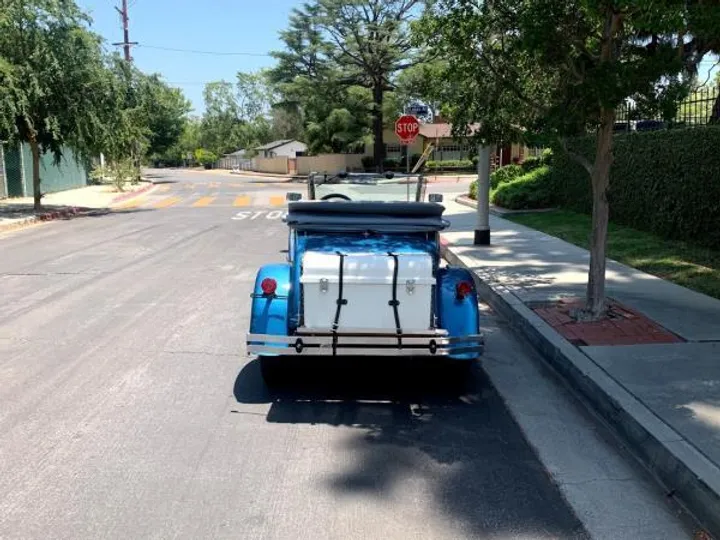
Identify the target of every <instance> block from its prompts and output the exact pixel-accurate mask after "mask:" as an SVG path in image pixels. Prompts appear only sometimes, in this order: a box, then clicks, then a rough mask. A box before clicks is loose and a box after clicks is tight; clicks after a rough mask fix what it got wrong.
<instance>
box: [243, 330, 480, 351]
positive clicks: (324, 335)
mask: <svg viewBox="0 0 720 540" xmlns="http://www.w3.org/2000/svg"><path fill="white" fill-rule="evenodd" d="M484 345H485V338H484V336H483V335H482V334H475V335H469V336H462V337H448V335H447V332H446V331H444V330H436V331H429V332H422V333H404V334H401V335H399V336H398V335H396V334H394V333H389V332H387V331H372V330H363V331H357V332H355V331H347V330H345V331H343V332H338V333H337V334H333V333H332V331H331V330H328V329H307V328H301V329H298V331H297V333H296V334H295V335H292V336H275V335H269V334H247V352H248V353H249V354H256V355H264V354H272V355H282V356H301V355H303V356H451V355H461V354H482V352H483V349H484Z"/></svg>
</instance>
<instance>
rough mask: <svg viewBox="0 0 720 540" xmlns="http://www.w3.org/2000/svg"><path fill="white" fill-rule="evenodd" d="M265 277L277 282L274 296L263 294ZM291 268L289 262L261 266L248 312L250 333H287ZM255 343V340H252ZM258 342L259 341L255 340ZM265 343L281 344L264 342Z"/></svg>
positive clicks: (275, 334)
mask: <svg viewBox="0 0 720 540" xmlns="http://www.w3.org/2000/svg"><path fill="white" fill-rule="evenodd" d="M266 278H272V279H274V280H275V281H276V282H277V291H276V293H275V295H274V296H263V291H262V287H261V283H262V282H263V280H264V279H266ZM292 293H293V290H292V287H291V269H290V265H289V264H268V265H265V266H262V267H261V268H260V270H259V271H258V273H257V277H256V278H255V287H254V288H253V295H252V308H251V312H250V333H251V334H270V335H274V336H287V335H288V334H289V330H290V329H289V320H290V305H291V301H292V298H291V296H292ZM253 343H255V342H253ZM257 343H258V344H260V342H257ZM264 344H266V345H274V346H283V345H280V344H273V343H264Z"/></svg>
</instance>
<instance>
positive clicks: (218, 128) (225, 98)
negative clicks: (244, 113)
mask: <svg viewBox="0 0 720 540" xmlns="http://www.w3.org/2000/svg"><path fill="white" fill-rule="evenodd" d="M204 98H205V114H204V116H203V119H202V128H201V133H202V134H201V137H200V144H201V145H202V147H204V148H208V149H210V150H211V151H213V152H215V153H217V154H226V153H228V152H233V151H235V150H237V149H238V148H240V147H241V146H240V143H241V136H240V127H241V125H242V121H241V120H240V107H239V105H238V103H237V100H236V98H235V89H234V88H233V85H232V83H230V82H227V81H217V82H211V83H208V84H207V85H206V86H205V90H204Z"/></svg>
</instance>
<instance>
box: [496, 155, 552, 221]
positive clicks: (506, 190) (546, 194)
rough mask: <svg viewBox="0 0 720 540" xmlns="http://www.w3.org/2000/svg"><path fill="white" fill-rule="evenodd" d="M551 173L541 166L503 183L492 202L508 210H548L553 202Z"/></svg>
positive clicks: (548, 169)
mask: <svg viewBox="0 0 720 540" xmlns="http://www.w3.org/2000/svg"><path fill="white" fill-rule="evenodd" d="M552 176H553V172H552V169H551V168H550V167H548V166H547V165H543V166H542V167H538V168H536V169H534V170H532V171H530V172H529V173H527V174H524V175H523V176H520V177H519V178H516V179H515V180H511V181H510V182H504V183H502V184H500V186H498V188H497V190H496V191H495V192H494V193H493V196H492V202H493V204H496V205H498V206H500V207H502V208H508V209H510V210H528V209H537V208H548V207H550V206H553V204H554V202H555V190H554V184H553V178H552Z"/></svg>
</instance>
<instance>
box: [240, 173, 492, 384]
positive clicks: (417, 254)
mask: <svg viewBox="0 0 720 540" xmlns="http://www.w3.org/2000/svg"><path fill="white" fill-rule="evenodd" d="M425 190H426V184H425V180H424V178H423V177H422V176H410V175H408V176H393V175H365V174H362V175H360V174H358V175H355V174H344V175H337V176H333V177H328V176H325V175H323V176H320V175H311V177H310V178H309V180H308V198H309V200H307V201H300V200H298V199H300V198H301V196H300V194H289V196H288V198H289V199H290V200H291V201H292V202H290V203H289V204H288V213H287V217H286V218H285V221H286V223H287V225H288V227H289V245H288V258H287V261H286V262H283V263H278V264H269V265H266V266H263V267H262V268H260V270H259V271H258V274H257V279H256V281H255V288H254V292H253V293H252V315H251V321H250V332H249V333H248V335H247V351H248V353H249V354H255V355H258V357H259V359H260V363H261V369H262V374H263V377H264V379H265V381H266V383H267V384H268V385H269V386H272V385H273V384H274V383H275V382H276V381H277V380H278V375H279V373H280V372H281V371H282V369H283V366H284V364H285V363H287V362H289V361H293V362H295V363H297V361H298V358H297V357H303V356H308V357H310V356H336V357H344V356H359V355H372V356H388V357H398V356H410V357H430V358H433V357H435V358H438V360H440V359H445V360H447V359H451V360H453V361H454V362H453V364H454V365H456V366H469V365H470V364H471V363H472V361H473V360H475V359H477V358H478V357H479V356H480V355H481V354H482V352H483V337H482V335H481V333H480V330H479V312H478V299H477V292H476V289H475V284H474V281H473V278H472V275H471V274H470V273H469V272H468V271H467V270H465V269H462V268H452V267H448V266H443V264H442V261H441V258H440V243H439V234H440V231H442V230H443V229H445V228H446V227H447V226H448V225H449V224H448V222H447V221H446V220H444V219H443V211H444V207H443V206H442V205H441V204H439V201H441V200H442V197H441V196H438V195H430V196H429V199H430V201H429V202H424V200H425ZM290 357H295V358H290Z"/></svg>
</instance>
